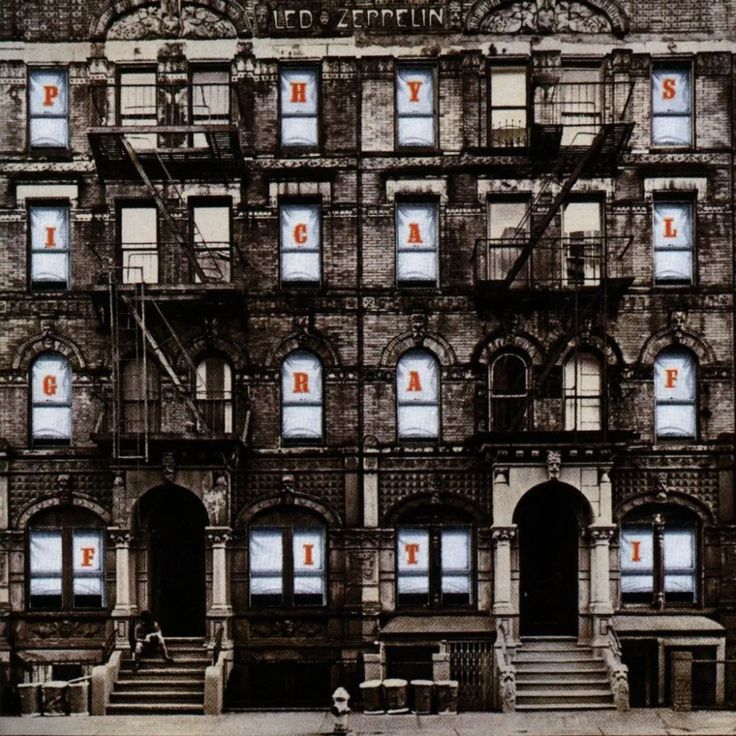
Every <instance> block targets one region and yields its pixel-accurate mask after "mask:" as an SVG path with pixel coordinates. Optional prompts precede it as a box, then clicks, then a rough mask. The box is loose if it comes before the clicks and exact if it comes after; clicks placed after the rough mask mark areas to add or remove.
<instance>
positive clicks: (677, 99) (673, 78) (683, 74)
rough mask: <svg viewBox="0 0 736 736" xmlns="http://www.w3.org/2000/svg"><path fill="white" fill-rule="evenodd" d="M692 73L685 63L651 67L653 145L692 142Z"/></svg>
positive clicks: (685, 144)
mask: <svg viewBox="0 0 736 736" xmlns="http://www.w3.org/2000/svg"><path fill="white" fill-rule="evenodd" d="M691 74H692V71H691V69H690V67H689V66H686V65H677V64H655V65H654V68H653V69H652V145H654V146H691V145H692V143H693V118H692V115H693V112H692V111H693V99H692V96H693V93H692V83H691Z"/></svg>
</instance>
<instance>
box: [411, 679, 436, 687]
mask: <svg viewBox="0 0 736 736" xmlns="http://www.w3.org/2000/svg"><path fill="white" fill-rule="evenodd" d="M411 684H412V685H419V686H420V687H432V685H434V682H433V681H432V680H412V681H411Z"/></svg>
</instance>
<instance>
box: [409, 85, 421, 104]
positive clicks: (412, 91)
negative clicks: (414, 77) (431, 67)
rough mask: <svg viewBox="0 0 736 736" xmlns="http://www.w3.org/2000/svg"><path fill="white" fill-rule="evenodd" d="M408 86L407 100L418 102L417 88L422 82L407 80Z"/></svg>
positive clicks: (418, 88)
mask: <svg viewBox="0 0 736 736" xmlns="http://www.w3.org/2000/svg"><path fill="white" fill-rule="evenodd" d="M406 84H407V86H408V87H409V102H419V90H420V89H421V88H422V85H423V84H424V82H407V83H406Z"/></svg>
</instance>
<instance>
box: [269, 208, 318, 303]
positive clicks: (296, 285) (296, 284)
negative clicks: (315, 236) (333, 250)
mask: <svg viewBox="0 0 736 736" xmlns="http://www.w3.org/2000/svg"><path fill="white" fill-rule="evenodd" d="M299 206H303V207H318V208H319V246H318V251H317V253H318V255H319V259H318V260H319V277H318V278H317V280H316V281H303V280H293V281H288V280H285V279H284V263H283V259H284V252H285V251H284V239H283V232H282V231H283V227H282V221H281V217H282V214H281V213H282V208H283V207H299ZM277 222H278V233H279V235H278V239H279V253H278V261H279V263H278V270H279V288H281V289H297V290H299V291H302V290H309V289H320V288H322V285H323V282H324V277H325V276H324V274H325V257H324V251H325V249H324V241H325V238H324V226H325V208H324V204H323V203H322V198H321V197H283V198H280V199H279V201H278V206H277ZM287 252H288V251H287Z"/></svg>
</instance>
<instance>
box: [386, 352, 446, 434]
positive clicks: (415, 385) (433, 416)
mask: <svg viewBox="0 0 736 736" xmlns="http://www.w3.org/2000/svg"><path fill="white" fill-rule="evenodd" d="M396 397H397V415H398V416H397V423H398V430H399V439H435V438H437V437H439V436H440V368H439V364H438V363H437V359H436V358H435V357H434V355H432V353H430V352H429V351H428V350H422V349H420V348H417V349H414V350H408V351H407V352H405V353H404V354H403V355H402V356H401V357H400V358H399V362H398V364H397V366H396Z"/></svg>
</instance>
